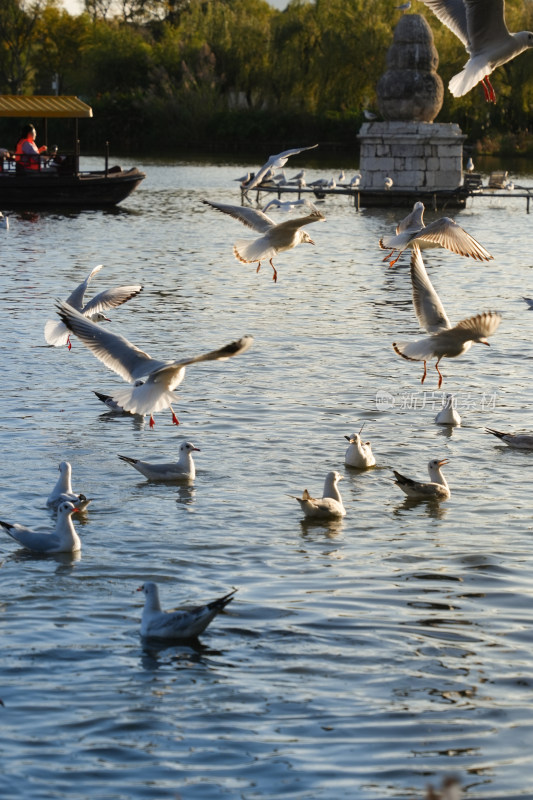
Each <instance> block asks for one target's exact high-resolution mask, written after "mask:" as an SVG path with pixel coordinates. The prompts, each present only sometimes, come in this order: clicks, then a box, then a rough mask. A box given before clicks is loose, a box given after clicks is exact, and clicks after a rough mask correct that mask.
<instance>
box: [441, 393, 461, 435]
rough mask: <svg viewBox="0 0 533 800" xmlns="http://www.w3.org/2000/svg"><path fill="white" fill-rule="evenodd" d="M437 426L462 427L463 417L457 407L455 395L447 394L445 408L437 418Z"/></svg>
mask: <svg viewBox="0 0 533 800" xmlns="http://www.w3.org/2000/svg"><path fill="white" fill-rule="evenodd" d="M435 422H436V423H437V425H453V426H457V427H458V426H460V425H461V417H460V415H459V412H458V411H457V408H456V407H455V397H454V396H453V394H447V395H446V400H445V403H444V406H443V408H442V409H441V410H440V411H439V413H438V414H437V416H436V417H435Z"/></svg>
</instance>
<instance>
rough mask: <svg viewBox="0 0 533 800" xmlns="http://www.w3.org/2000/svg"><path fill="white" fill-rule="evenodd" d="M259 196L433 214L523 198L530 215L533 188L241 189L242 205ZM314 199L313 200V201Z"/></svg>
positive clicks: (268, 185)
mask: <svg viewBox="0 0 533 800" xmlns="http://www.w3.org/2000/svg"><path fill="white" fill-rule="evenodd" d="M254 192H255V193H256V198H255V199H256V202H257V203H260V198H261V194H262V193H265V194H273V195H274V196H276V197H277V198H278V199H279V200H281V198H282V196H283V195H285V194H295V195H296V196H297V198H298V199H299V200H300V199H301V198H302V197H304V196H306V195H313V196H314V197H315V198H316V199H317V200H323V199H324V198H325V197H327V196H328V195H346V196H348V197H351V198H353V204H354V207H355V208H356V210H357V211H359V210H360V209H361V208H409V207H411V206H412V205H413V204H414V203H416V202H417V201H421V202H422V203H424V205H425V206H426V207H427V208H431V209H433V211H438V210H442V211H444V210H445V209H447V208H464V207H465V205H466V201H467V200H468V198H470V197H472V198H474V197H501V198H504V199H506V200H510V199H516V198H521V199H525V201H526V213H527V214H529V209H530V200H531V197H532V196H533V186H531V187H529V186H515V188H514V189H513V190H511V191H509V190H507V189H502V188H498V189H496V188H494V189H492V188H489V187H488V186H481V187H479V188H474V187H472V186H471V185H469V182H467V181H466V182H465V184H463V185H462V186H458V187H457V189H453V190H435V191H430V190H427V189H395V188H394V186H393V187H392V188H391V189H381V190H378V189H370V190H368V189H361V188H359V187H350V186H343V185H339V186H335V187H334V188H327V187H322V186H321V187H317V186H302V187H300V186H291V185H290V184H276V183H274V182H270V183H265V184H261V185H259V186H256V187H255V188H254V189H252V190H251V191H247V190H246V188H244V187H242V186H241V203H242V205H245V203H246V201H248V202H250V199H251V198H250V194H253V193H254ZM310 199H311V198H310Z"/></svg>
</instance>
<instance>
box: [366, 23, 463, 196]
mask: <svg viewBox="0 0 533 800" xmlns="http://www.w3.org/2000/svg"><path fill="white" fill-rule="evenodd" d="M438 63H439V56H438V53H437V49H436V47H435V45H434V43H433V34H432V32H431V28H430V27H429V25H428V24H427V22H426V20H425V19H424V17H422V16H420V14H404V15H403V16H402V17H401V19H400V21H399V22H398V24H397V25H396V28H395V30H394V38H393V43H392V45H391V47H390V48H389V50H388V52H387V71H386V72H385V73H384V74H383V75H382V76H381V78H380V79H379V82H378V86H377V96H378V108H379V111H380V113H381V115H382V117H383V122H365V123H364V124H363V125H362V126H361V129H360V131H359V135H358V137H357V138H358V139H359V141H360V143H361V155H360V163H359V169H360V172H361V189H363V190H364V189H367V190H369V189H370V190H372V189H384V188H385V179H386V178H392V181H393V184H392V189H391V191H394V190H395V189H402V190H404V191H405V190H406V189H411V190H416V189H423V190H424V191H426V192H427V191H438V190H450V189H456V188H457V187H458V186H459V185H460V184H461V183H462V177H463V172H462V163H463V141H464V139H465V138H466V137H465V136H463V134H462V133H461V129H460V128H459V126H458V125H456V124H455V123H442V122H440V123H435V122H433V120H434V119H435V117H436V116H437V114H438V113H439V111H440V109H441V107H442V100H443V96H444V90H443V86H442V81H441V79H440V77H439V76H438V75H437V71H436V70H437V66H438Z"/></svg>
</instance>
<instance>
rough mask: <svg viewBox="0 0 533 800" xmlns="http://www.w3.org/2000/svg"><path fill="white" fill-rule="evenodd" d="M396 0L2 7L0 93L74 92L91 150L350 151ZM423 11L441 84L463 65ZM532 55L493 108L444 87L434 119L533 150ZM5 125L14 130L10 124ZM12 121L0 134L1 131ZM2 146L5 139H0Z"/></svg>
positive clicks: (122, 0) (101, 1)
mask: <svg viewBox="0 0 533 800" xmlns="http://www.w3.org/2000/svg"><path fill="white" fill-rule="evenodd" d="M398 4H399V0H397V2H395V0H290V2H289V3H288V6H287V8H286V10H284V11H279V10H277V9H274V8H273V7H272V6H270V5H269V4H268V3H267V2H265V1H264V0H85V10H84V11H83V13H81V14H79V15H72V14H69V13H68V12H67V11H66V10H65V9H63V8H62V7H61V6H60V5H59V2H58V0H33V2H32V1H31V0H2V3H1V4H0V91H1V93H3V94H54V93H59V94H74V95H77V96H79V97H81V98H82V99H84V100H85V101H86V102H88V103H89V104H90V105H91V106H92V107H93V109H94V115H95V118H94V120H93V121H91V122H90V123H89V124H87V125H86V126H85V127H84V130H83V139H84V149H86V148H85V145H88V146H89V147H91V146H96V145H97V143H101V141H102V139H105V138H107V139H110V140H111V141H112V143H113V147H114V150H115V151H117V150H121V151H122V152H127V151H144V152H149V151H150V150H152V151H153V152H163V153H164V152H175V151H176V149H183V150H202V149H203V150H220V151H223V150H226V151H229V150H235V151H243V150H245V151H248V152H252V151H255V150H261V149H263V148H264V146H266V145H267V144H268V145H271V146H274V145H275V144H278V143H279V144H280V146H281V147H282V146H284V145H286V144H287V142H290V143H294V142H297V143H310V142H311V141H313V142H314V141H315V140H317V141H320V142H321V143H324V145H325V147H326V148H327V147H330V148H334V147H337V148H349V149H350V150H351V151H353V150H354V149H355V147H356V134H357V131H358V130H359V128H360V126H361V124H362V122H363V121H364V116H363V112H364V110H365V109H368V110H372V111H377V107H376V95H375V91H376V85H377V82H378V79H379V77H380V75H381V74H382V73H383V72H384V71H385V69H386V63H385V59H386V52H387V48H388V47H389V46H390V44H391V42H392V31H393V29H394V26H395V25H396V23H397V22H398V19H399V15H400V13H401V11H399V10H398V9H397V8H396V7H395V6H396V5H398ZM413 6H418V8H416V7H414V8H413V9H412V10H414V11H417V12H419V13H422V14H424V16H425V17H426V19H427V21H428V22H429V24H430V26H431V27H432V30H433V32H434V36H435V44H436V46H437V49H438V51H439V57H440V67H439V73H440V75H441V77H442V79H443V81H444V84H445V86H446V85H447V82H448V80H449V79H450V77H451V76H452V75H453V74H454V73H456V72H458V71H459V70H460V69H461V68H462V66H463V64H464V63H465V61H466V58H467V56H466V53H465V51H464V48H463V46H462V45H461V43H460V42H459V41H458V40H457V38H456V37H455V36H454V35H453V34H452V33H451V32H450V31H449V30H448V29H447V28H445V27H444V26H443V25H442V24H441V23H440V22H439V21H438V20H436V19H435V17H434V16H433V15H432V14H431V12H430V11H429V10H428V9H427V8H426V7H425V6H423V5H422V3H414V4H413ZM506 17H507V21H508V25H509V28H510V29H511V30H523V29H526V30H531V29H533V3H531V0H507V3H506ZM532 76H533V53H532V52H531V51H530V52H528V53H525V54H523V55H521V56H520V57H518V58H516V59H515V60H513V61H511V62H509V63H508V64H507V65H505V66H504V67H501V68H499V69H498V70H497V73H496V75H495V76H494V83H495V86H496V90H497V94H498V103H497V104H496V105H495V106H493V105H492V104H487V103H486V102H485V100H484V96H483V92H482V90H481V89H480V88H479V87H477V88H476V89H474V90H473V91H471V92H470V93H469V94H468V95H466V96H465V97H463V98H457V99H456V98H453V97H452V96H451V95H450V93H449V91H448V90H447V89H446V91H445V101H444V106H443V108H442V110H441V112H440V114H439V116H438V118H437V119H438V121H442V122H450V121H452V122H457V123H458V124H459V125H460V126H461V128H462V129H463V132H464V133H466V134H467V136H468V138H469V140H470V142H471V143H472V144H474V143H478V149H482V150H484V151H489V152H490V151H492V152H495V151H499V152H502V151H503V152H505V151H507V152H513V153H515V154H516V153H520V152H528V153H529V154H531V153H532V152H533V146H532V137H531V135H530V130H531V113H532V108H533V77H532ZM10 127H11V129H12V128H13V120H11V121H10ZM5 130H6V122H5V121H3V122H2V126H1V127H0V133H2V135H5V134H4V131H5ZM0 143H2V142H0Z"/></svg>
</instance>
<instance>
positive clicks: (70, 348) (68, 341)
mask: <svg viewBox="0 0 533 800" xmlns="http://www.w3.org/2000/svg"><path fill="white" fill-rule="evenodd" d="M67 347H68V349H69V350H72V342H71V341H70V334H69V335H68V336H67Z"/></svg>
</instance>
